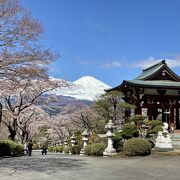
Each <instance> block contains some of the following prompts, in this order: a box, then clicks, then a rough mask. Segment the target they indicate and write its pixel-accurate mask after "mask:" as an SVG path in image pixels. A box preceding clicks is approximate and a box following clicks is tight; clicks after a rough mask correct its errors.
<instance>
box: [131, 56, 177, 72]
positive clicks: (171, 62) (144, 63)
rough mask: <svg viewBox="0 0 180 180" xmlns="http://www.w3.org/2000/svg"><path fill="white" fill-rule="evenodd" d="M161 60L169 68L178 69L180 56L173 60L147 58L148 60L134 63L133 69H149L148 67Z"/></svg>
mask: <svg viewBox="0 0 180 180" xmlns="http://www.w3.org/2000/svg"><path fill="white" fill-rule="evenodd" d="M163 59H165V60H166V63H167V65H168V66H169V67H170V68H174V67H180V55H177V56H176V57H175V58H174V59H173V58H172V59H169V58H167V59H166V58H161V59H159V58H154V57H149V58H148V59H145V60H142V61H138V62H136V64H133V67H137V68H141V69H145V68H147V67H150V66H152V65H154V64H156V63H158V62H160V61H162V60H163Z"/></svg>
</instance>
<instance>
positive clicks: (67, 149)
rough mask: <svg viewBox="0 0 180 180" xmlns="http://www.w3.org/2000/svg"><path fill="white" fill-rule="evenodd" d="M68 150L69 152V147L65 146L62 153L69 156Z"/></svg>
mask: <svg viewBox="0 0 180 180" xmlns="http://www.w3.org/2000/svg"><path fill="white" fill-rule="evenodd" d="M69 150H70V148H69V146H67V147H66V148H64V152H65V153H66V154H69Z"/></svg>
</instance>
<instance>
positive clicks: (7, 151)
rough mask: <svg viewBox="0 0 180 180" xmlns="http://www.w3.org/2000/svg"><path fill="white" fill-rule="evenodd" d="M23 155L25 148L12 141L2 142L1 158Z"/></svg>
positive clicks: (0, 147) (0, 142)
mask: <svg viewBox="0 0 180 180" xmlns="http://www.w3.org/2000/svg"><path fill="white" fill-rule="evenodd" d="M20 154H23V146H22V145H20V144H17V143H15V142H13V141H11V140H1V141H0V156H17V155H20Z"/></svg>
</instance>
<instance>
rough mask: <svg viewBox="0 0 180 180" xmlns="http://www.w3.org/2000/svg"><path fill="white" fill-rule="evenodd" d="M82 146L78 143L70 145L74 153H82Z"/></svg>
mask: <svg viewBox="0 0 180 180" xmlns="http://www.w3.org/2000/svg"><path fill="white" fill-rule="evenodd" d="M80 151H81V148H80V146H78V145H74V146H71V147H70V152H71V153H72V154H80Z"/></svg>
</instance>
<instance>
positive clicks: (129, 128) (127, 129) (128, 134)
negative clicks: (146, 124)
mask: <svg viewBox="0 0 180 180" xmlns="http://www.w3.org/2000/svg"><path fill="white" fill-rule="evenodd" d="M138 136H139V131H138V130H137V128H136V125H135V124H130V123H127V124H124V126H123V129H122V137H123V138H124V139H131V138H133V137H138Z"/></svg>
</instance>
